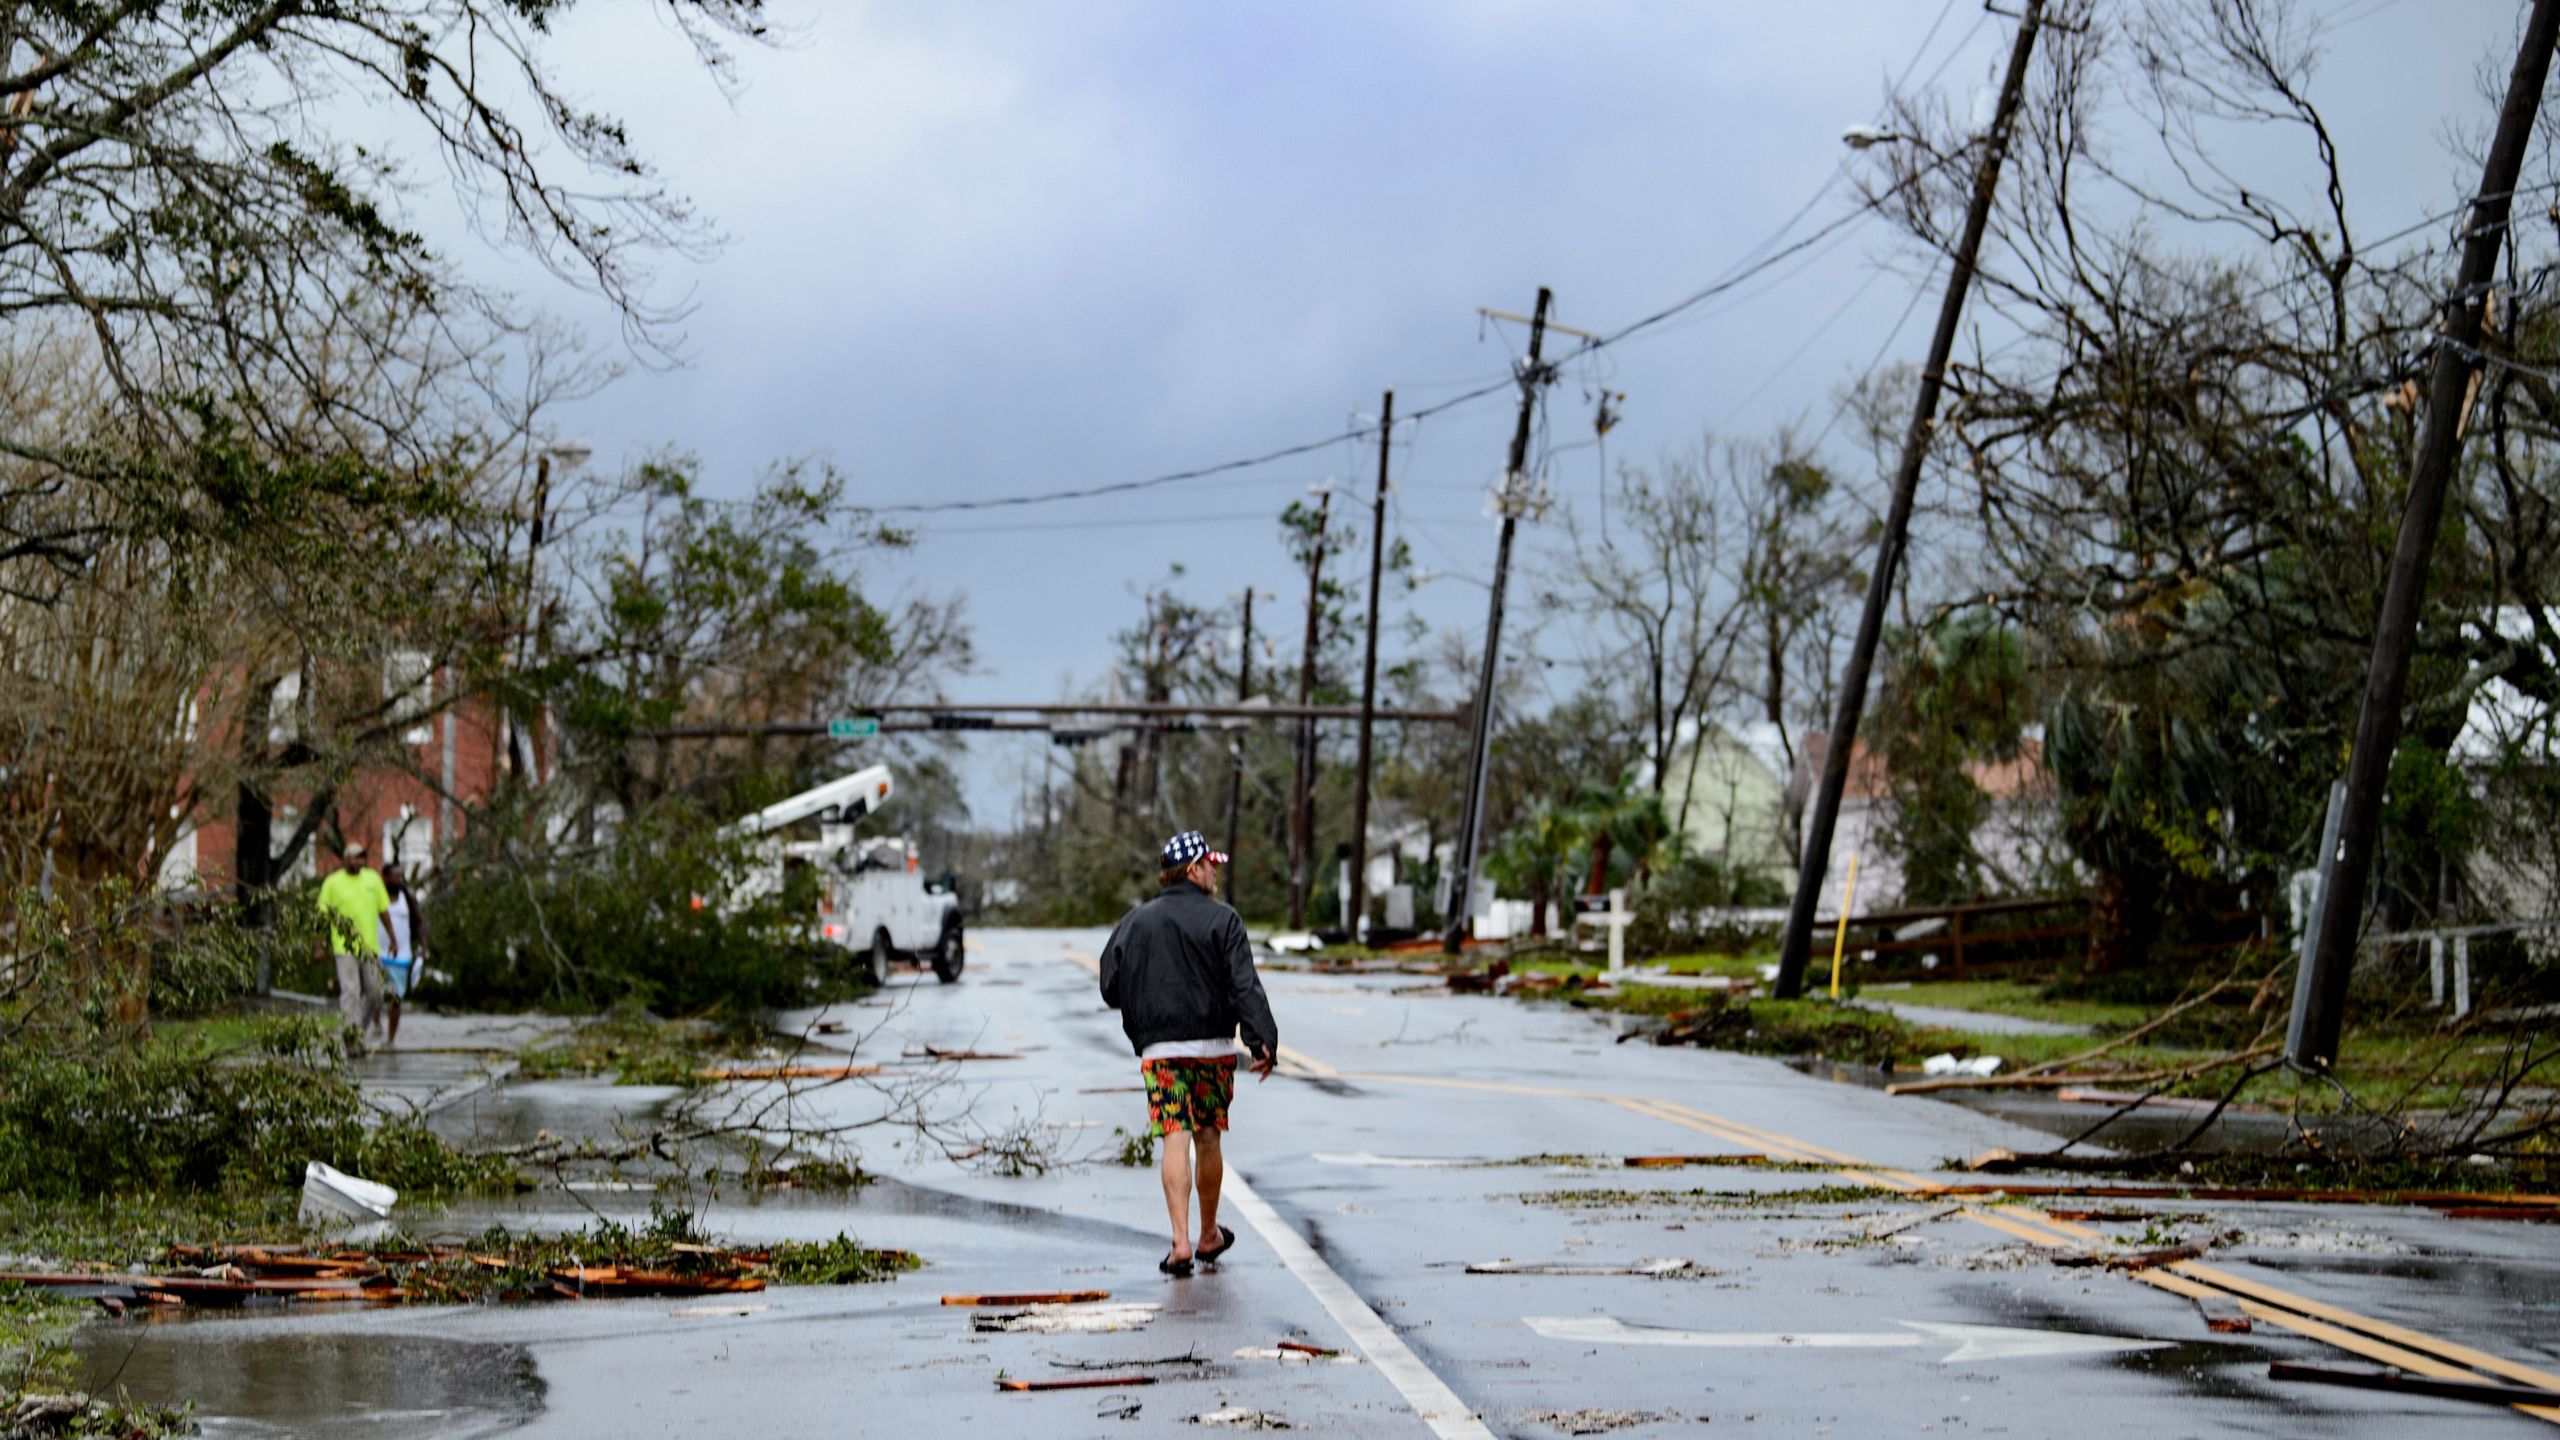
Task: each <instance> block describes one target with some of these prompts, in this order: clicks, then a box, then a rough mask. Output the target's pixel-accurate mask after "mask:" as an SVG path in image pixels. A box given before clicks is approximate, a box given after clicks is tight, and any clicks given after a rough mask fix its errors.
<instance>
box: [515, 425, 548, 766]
mask: <svg viewBox="0 0 2560 1440" xmlns="http://www.w3.org/2000/svg"><path fill="white" fill-rule="evenodd" d="M550 508H551V452H550V451H549V450H544V451H542V452H540V453H539V454H537V455H535V456H534V457H533V520H532V526H531V528H530V529H529V530H527V531H526V532H525V546H524V630H523V631H522V632H521V633H520V634H518V635H517V636H516V663H515V668H516V671H517V673H518V674H522V673H523V672H524V671H526V670H529V669H531V668H532V666H533V632H534V629H535V627H537V626H538V625H540V624H541V606H542V602H541V599H540V598H539V596H540V592H539V591H537V590H536V589H535V588H534V586H535V584H536V582H537V579H538V577H539V575H540V571H538V570H537V569H536V568H535V567H536V565H537V563H538V562H539V561H540V560H541V558H542V517H543V513H544V512H545V511H547V510H549V509H550ZM519 698H521V697H519ZM524 729H525V726H524V721H523V719H522V718H521V717H520V716H517V715H514V714H510V715H509V716H508V717H507V764H508V766H509V768H510V769H511V770H512V771H513V772H514V774H515V776H516V778H517V779H518V780H523V779H525V778H526V777H527V776H528V775H530V774H531V773H532V772H531V769H530V766H529V764H528V761H527V757H526V755H525V748H526V747H525V738H524Z"/></svg>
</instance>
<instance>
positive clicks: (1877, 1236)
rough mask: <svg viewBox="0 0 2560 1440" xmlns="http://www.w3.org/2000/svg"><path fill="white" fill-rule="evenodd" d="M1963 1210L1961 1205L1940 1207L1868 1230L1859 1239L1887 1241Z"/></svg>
mask: <svg viewBox="0 0 2560 1440" xmlns="http://www.w3.org/2000/svg"><path fill="white" fill-rule="evenodd" d="M1963 1210H1964V1207H1963V1206H1962V1205H1941V1206H1939V1207H1938V1208H1937V1209H1935V1210H1932V1211H1929V1212H1928V1213H1927V1214H1924V1215H1914V1216H1912V1217H1911V1218H1910V1219H1908V1220H1897V1221H1895V1222H1894V1223H1893V1224H1891V1225H1887V1226H1885V1227H1884V1228H1882V1229H1880V1230H1869V1231H1867V1232H1866V1233H1865V1234H1864V1235H1863V1236H1862V1237H1860V1238H1862V1239H1867V1240H1889V1239H1891V1238H1893V1237H1894V1236H1896V1235H1899V1234H1901V1233H1902V1232H1903V1231H1905V1230H1917V1229H1919V1228H1920V1227H1921V1226H1923V1225H1927V1224H1929V1223H1931V1222H1933V1221H1938V1220H1944V1219H1946V1218H1947V1217H1948V1216H1950V1215H1955V1214H1960V1213H1962V1211H1963Z"/></svg>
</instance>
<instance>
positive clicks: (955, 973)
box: [933, 925, 969, 985]
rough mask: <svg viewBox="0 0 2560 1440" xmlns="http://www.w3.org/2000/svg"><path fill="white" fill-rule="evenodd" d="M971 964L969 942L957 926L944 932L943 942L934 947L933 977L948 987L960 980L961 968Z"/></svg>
mask: <svg viewBox="0 0 2560 1440" xmlns="http://www.w3.org/2000/svg"><path fill="white" fill-rule="evenodd" d="M968 963H969V949H968V942H967V940H966V939H965V938H964V937H963V936H962V934H961V930H960V927H959V926H957V925H954V926H952V927H951V928H949V929H947V930H945V931H943V932H942V941H941V943H940V944H937V945H935V946H934V947H933V976H934V978H935V979H937V980H940V981H941V982H942V983H943V984H945V985H948V984H951V983H952V982H953V981H956V980H958V979H959V978H960V967H962V966H963V965H966V964H968Z"/></svg>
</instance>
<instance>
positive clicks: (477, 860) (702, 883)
mask: <svg viewBox="0 0 2560 1440" xmlns="http://www.w3.org/2000/svg"><path fill="white" fill-rule="evenodd" d="M536 828H538V827H536V826H529V825H517V824H514V823H511V821H510V820H509V818H508V817H506V816H503V815H499V816H492V817H491V818H490V819H489V820H488V821H487V822H485V823H484V824H483V825H482V826H481V827H479V829H477V830H476V831H475V832H473V836H472V837H471V838H470V839H469V840H467V841H466V842H465V845H464V846H463V848H462V850H461V852H460V853H458V854H457V855H455V856H453V857H452V858H451V859H450V860H449V861H448V863H447V865H446V867H445V869H444V872H443V874H442V875H441V876H439V878H438V880H437V883H436V890H435V894H434V896H433V897H432V898H431V900H430V901H429V904H428V912H429V916H428V935H429V937H430V939H429V944H430V947H431V948H430V950H429V954H430V957H431V959H430V964H431V965H432V967H433V971H434V973H433V974H432V975H431V976H430V977H429V978H428V980H427V981H426V983H425V984H423V985H422V986H421V989H420V992H419V993H420V998H422V999H425V1000H430V1001H436V1002H441V1003H448V1004H462V1005H471V1006H482V1007H522V1006H545V1007H551V1008H558V1009H578V1010H585V1009H592V1008H596V1007H599V1006H604V1005H610V1004H613V1003H616V1002H628V1003H631V1004H636V1005H640V1006H644V1007H646V1008H648V1009H650V1010H654V1011H657V1012H659V1013H661V1014H670V1013H673V1014H690V1013H695V1012H699V1011H703V1010H708V1009H714V1008H726V1009H732V1010H741V1009H755V1008H764V1007H770V1006H778V1005H786V1004H800V1003H805V1002H806V1000H807V998H808V994H809V990H810V988H811V985H812V983H813V982H817V981H822V980H828V979H837V980H841V981H844V982H848V983H849V982H851V981H852V979H853V977H854V975H855V973H856V972H857V971H858V970H859V967H857V966H855V965H853V964H851V963H850V960H849V957H848V955H847V954H846V952H843V951H840V950H838V949H836V948H835V947H833V946H830V945H825V944H823V943H821V942H818V941H815V940H814V939H813V938H812V937H811V936H810V934H809V918H810V917H811V916H812V915H813V914H814V913H815V910H816V899H817V896H816V888H815V887H816V879H815V877H814V876H813V875H811V874H809V873H808V872H806V871H795V872H794V873H793V874H792V875H791V876H790V878H789V879H788V880H787V881H786V883H785V884H784V885H783V887H782V888H781V889H780V890H779V891H776V892H772V893H767V894H762V895H756V896H751V897H743V898H742V897H740V896H739V882H740V881H741V880H743V879H744V878H746V876H747V875H748V874H749V873H750V871H751V869H752V868H753V867H754V865H755V863H756V856H755V854H754V852H753V848H752V847H751V846H750V845H749V844H748V843H747V842H745V841H744V840H741V839H739V838H737V837H734V836H728V835H723V834H721V833H720V832H719V830H718V828H717V827H716V826H714V825H712V824H710V823H708V822H706V821H705V820H704V819H703V818H702V817H700V816H697V815H694V814H692V813H690V812H689V811H686V810H683V809H679V808H675V807H669V808H665V809H661V810H658V811H654V812H650V813H646V814H643V815H641V816H638V817H635V818H633V819H631V820H629V821H626V822H625V823H623V824H622V825H620V826H618V827H616V828H615V830H614V833H613V834H612V835H611V836H610V837H609V838H606V839H604V840H603V841H601V842H599V843H597V844H594V845H587V846H579V845H574V844H567V843H556V844H555V843H536V842H534V841H532V840H530V839H528V838H527V835H528V832H529V831H531V830H534V829H536Z"/></svg>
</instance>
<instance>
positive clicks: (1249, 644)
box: [1227, 585, 1253, 905]
mask: <svg viewBox="0 0 2560 1440" xmlns="http://www.w3.org/2000/svg"><path fill="white" fill-rule="evenodd" d="M1252 698H1253V587H1252V586H1250V585H1247V586H1246V587H1244V638H1243V640H1242V642H1241V643H1239V644H1238V645H1237V646H1236V703H1237V704H1238V705H1242V704H1243V703H1244V702H1246V701H1247V700H1250V699H1252ZM1243 839H1244V736H1242V735H1241V734H1239V735H1237V736H1236V737H1234V740H1233V742H1232V743H1231V745H1230V747H1229V748H1228V750H1227V903H1228V904H1229V905H1234V904H1235V903H1236V872H1237V869H1238V867H1237V865H1236V852H1237V850H1238V848H1239V846H1240V844H1241V842H1242V841H1243Z"/></svg>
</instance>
